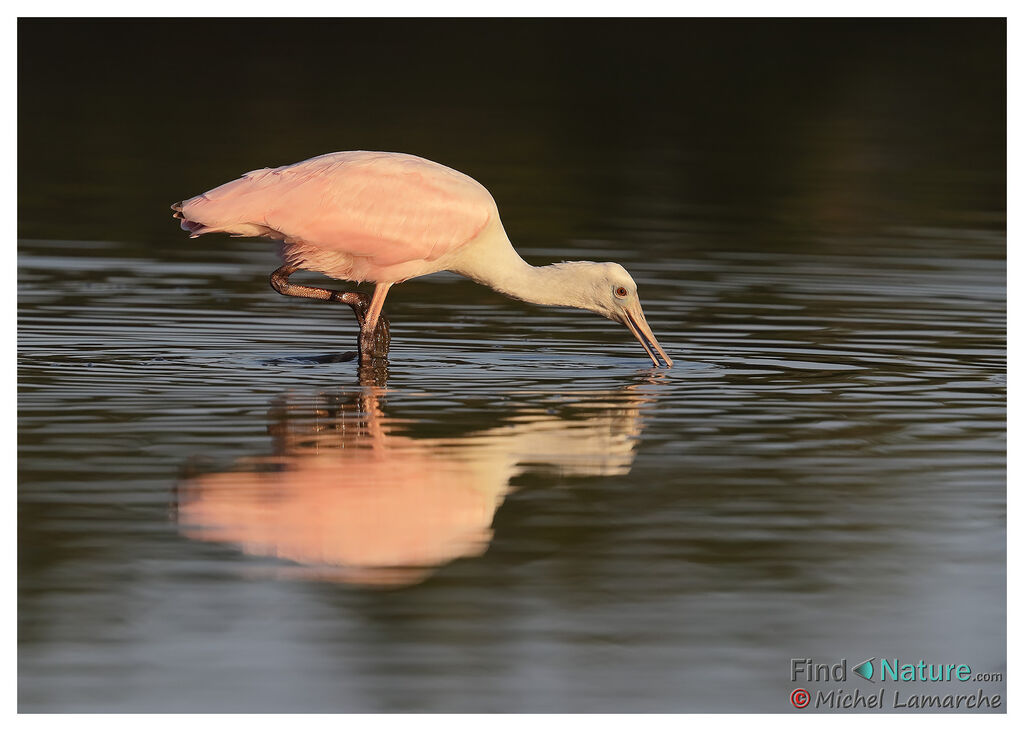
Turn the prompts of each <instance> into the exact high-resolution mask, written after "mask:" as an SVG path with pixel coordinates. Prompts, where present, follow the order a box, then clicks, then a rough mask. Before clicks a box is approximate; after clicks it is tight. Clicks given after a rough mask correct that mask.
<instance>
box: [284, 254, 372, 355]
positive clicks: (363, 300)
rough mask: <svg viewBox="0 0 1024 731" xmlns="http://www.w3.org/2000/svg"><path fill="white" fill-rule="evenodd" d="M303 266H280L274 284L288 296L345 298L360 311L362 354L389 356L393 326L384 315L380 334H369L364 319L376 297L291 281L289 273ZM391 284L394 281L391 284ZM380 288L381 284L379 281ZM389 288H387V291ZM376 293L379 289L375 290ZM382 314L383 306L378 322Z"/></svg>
mask: <svg viewBox="0 0 1024 731" xmlns="http://www.w3.org/2000/svg"><path fill="white" fill-rule="evenodd" d="M298 269H299V267H297V266H293V265H291V264H285V265H284V266H282V267H279V268H278V269H276V270H275V271H274V273H273V274H271V275H270V286H271V287H273V288H274V289H275V290H277V292H279V293H280V294H283V295H286V296H288V297H308V298H309V299H315V300H323V301H325V302H344V303H345V304H346V305H348V306H349V307H351V308H352V311H353V312H354V313H355V315H356V321H357V322H358V323H359V330H360V339H359V353H360V356H363V355H370V356H375V357H385V356H387V354H388V345H390V342H391V337H390V329H391V328H390V326H389V324H388V321H387V319H386V318H382V319H380V326H379V327H376V328H375V329H376V330H377V333H376V337H373V334H372V333H371V336H370V337H369V338H367V337H366V334H365V332H364V330H365V328H364V323H366V321H367V318H368V315H369V313H370V311H371V310H372V305H373V300H371V298H370V296H369V295H367V294H365V293H363V292H339V291H337V290H335V289H326V288H324V287H310V286H307V285H304V284H292V283H291V282H289V281H288V277H290V276H291V275H292V274H294V273H295V272H296V271H298ZM388 286H389V287H390V286H391V285H388ZM377 287H378V288H379V287H380V285H377ZM386 292H387V290H385V294H386ZM374 297H376V291H375V292H374ZM383 304H384V298H383V297H382V298H381V305H383ZM379 315H380V308H379V307H378V308H377V315H375V316H374V320H375V322H376V320H377V317H378V316H379Z"/></svg>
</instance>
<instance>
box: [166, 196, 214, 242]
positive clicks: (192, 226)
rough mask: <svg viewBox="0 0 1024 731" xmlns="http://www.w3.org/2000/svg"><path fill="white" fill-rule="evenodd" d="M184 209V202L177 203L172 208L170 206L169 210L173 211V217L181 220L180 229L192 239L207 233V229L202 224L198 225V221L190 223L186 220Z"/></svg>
mask: <svg viewBox="0 0 1024 731" xmlns="http://www.w3.org/2000/svg"><path fill="white" fill-rule="evenodd" d="M184 208H185V201H178V202H177V203H175V204H174V205H173V206H171V210H172V211H174V217H175V218H179V219H181V228H182V229H183V230H185V231H188V232H189V233H190V234H192V238H195V237H196V236H202V235H203V234H205V233H209V229H208V228H207V227H206V226H204V225H203V224H201V223H199V221H190V220H189V219H188V218H186V217H185V212H184Z"/></svg>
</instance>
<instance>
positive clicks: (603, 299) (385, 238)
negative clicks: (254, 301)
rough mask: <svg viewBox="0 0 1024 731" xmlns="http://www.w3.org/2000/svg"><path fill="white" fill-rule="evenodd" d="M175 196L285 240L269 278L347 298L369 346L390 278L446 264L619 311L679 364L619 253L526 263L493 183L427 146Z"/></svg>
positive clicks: (187, 207)
mask: <svg viewBox="0 0 1024 731" xmlns="http://www.w3.org/2000/svg"><path fill="white" fill-rule="evenodd" d="M171 208H172V209H173V210H174V211H175V214H174V216H175V218H180V219H181V227H182V228H183V229H185V230H186V231H189V232H191V234H192V236H193V237H196V236H201V235H202V234H207V233H213V232H225V233H229V234H233V235H235V236H266V237H269V238H272V239H278V240H280V241H282V242H283V244H282V247H281V256H282V259H283V260H284V262H285V263H284V266H282V267H281V268H279V269H278V270H276V271H275V272H274V273H273V274H272V275H271V277H270V283H271V286H273V287H274V289H276V290H277V291H278V292H280V293H281V294H284V295H289V296H293V297H310V298H313V299H320V300H332V301H336V302H344V303H346V304H348V305H350V306H351V307H352V309H353V310H354V311H355V313H356V317H357V319H358V320H359V322H360V354H361V355H362V356H373V355H375V354H380V353H379V350H378V349H377V348H376V346H375V333H376V332H377V329H378V327H377V326H378V322H379V320H380V315H381V309H382V307H383V305H384V298H385V297H387V294H388V290H389V289H391V287H392V285H394V284H397V283H399V282H404V281H406V280H407V279H412V278H413V277H421V276H423V275H425V274H433V273H434V272H440V271H451V272H455V273H457V274H461V275H463V276H465V277H469V278H470V279H472V280H474V281H476V282H479V283H481V284H485V285H487V286H488V287H490V288H491V289H493V290H495V291H497V292H501V293H502V294H504V295H507V296H509V297H512V298H514V299H518V300H523V301H525V302H533V303H535V304H540V305H560V306H566V307H577V308H580V309H584V310H590V311H591V312H596V313H597V314H599V315H602V316H603V317H607V318H608V319H611V320H615V321H617V322H621V323H622V324H624V325H626V327H628V328H629V329H630V331H631V332H632V333H633V335H634V336H635V337H636V339H637V340H639V341H640V344H641V345H642V346H643V347H644V350H646V351H647V354H648V355H649V356H650V357H651V360H652V361H654V365H655V366H660V365H661V363H659V361H658V357H657V356H658V355H660V356H661V357H662V359H664V361H665V364H666V365H667V366H669V367H671V366H672V359H671V358H669V357H668V355H667V354H666V353H665V351H664V350H663V349H662V347H661V345H660V344H659V343H658V341H657V339H656V338H655V337H654V333H652V332H651V328H650V326H649V325H648V324H647V320H646V318H645V317H644V312H643V309H642V308H641V307H640V300H639V299H638V297H637V287H636V283H635V282H634V281H633V279H632V277H630V276H629V273H628V272H627V271H626V270H625V269H623V268H622V267H621V266H620V265H618V264H615V263H612V262H606V263H595V262H590V261H570V262H562V263H560V264H551V265H548V266H538V267H534V266H531V265H529V264H527V263H526V262H525V261H523V259H522V257H520V256H519V254H518V253H516V250H515V249H514V248H513V246H512V243H511V242H510V241H509V238H508V236H507V235H506V233H505V229H504V227H503V226H502V225H501V219H500V218H499V217H498V208H497V206H496V205H495V203H494V199H493V198H492V197H491V194H490V193H488V192H487V189H486V188H484V187H483V186H482V185H481V184H480V183H478V182H477V181H475V180H473V178H471V177H469V176H468V175H465V174H463V173H460V172H458V171H456V170H452V169H451V168H448V167H445V166H444V165H440V164H438V163H436V162H431V161H430V160H425V159H423V158H421V157H415V156H414V155H406V154H402V153H397V152H364V151H353V152H334V153H330V154H327V155H320V156H318V157H313V158H310V159H309V160H304V161H303V162H298V163H295V164H294V165H285V166H283V167H279V168H263V169H261V170H253V171H252V172H249V173H246V174H245V175H243V176H242V177H241V178H239V179H238V180H233V181H231V182H230V183H225V184H224V185H221V186H220V187H218V188H214V189H213V190H210V191H207V192H206V193H203V194H202V195H198V196H196V197H194V198H189V199H188V200H185V201H181V202H180V203H175V204H174V205H173V206H171ZM299 269H305V270H309V271H315V272H322V273H323V274H326V275H327V276H329V277H332V278H334V279H341V280H345V281H351V282H374V283H375V285H376V287H375V288H374V291H373V297H372V298H368V297H367V296H366V295H364V294H362V293H360V292H338V291H335V290H330V289H324V288H321V287H308V286H303V285H297V284H292V283H290V282H289V281H288V277H289V276H290V275H291V274H293V273H294V272H295V271H297V270H299ZM385 347H386V346H385ZM656 353H657V354H656Z"/></svg>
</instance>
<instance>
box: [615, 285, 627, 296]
mask: <svg viewBox="0 0 1024 731" xmlns="http://www.w3.org/2000/svg"><path fill="white" fill-rule="evenodd" d="M627 294H629V290H627V289H626V288H625V287H616V288H615V296H616V297H625V296H626V295H627Z"/></svg>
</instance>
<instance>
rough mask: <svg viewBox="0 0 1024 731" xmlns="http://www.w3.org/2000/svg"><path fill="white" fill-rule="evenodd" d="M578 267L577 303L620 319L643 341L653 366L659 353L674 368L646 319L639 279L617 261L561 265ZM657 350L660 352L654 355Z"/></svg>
mask: <svg viewBox="0 0 1024 731" xmlns="http://www.w3.org/2000/svg"><path fill="white" fill-rule="evenodd" d="M567 265H571V266H576V267H579V269H580V270H581V271H580V274H581V275H582V276H580V277H579V279H580V280H582V284H583V286H582V288H581V290H582V291H581V292H580V294H579V302H577V303H575V304H576V306H577V307H581V308H583V309H585V310H590V311H591V312H596V313H597V314H599V315H602V316H603V317H607V318H608V319H609V320H615V321H616V322H621V323H622V324H623V325H625V326H626V327H628V328H629V331H630V332H631V333H633V337H635V338H636V339H637V340H639V341H640V344H641V345H642V346H643V347H644V350H646V351H647V355H649V356H650V357H651V360H652V361H654V365H656V366H660V365H661V363H660V362H659V361H658V357H657V356H658V355H660V356H661V358H662V360H664V361H665V365H667V366H668V367H669V368H671V367H672V359H671V358H669V357H668V354H667V353H665V351H664V350H663V349H662V347H661V345H660V344H659V343H658V339H657V338H656V337H654V333H653V332H651V327H650V325H648V324H647V318H645V317H644V311H643V308H642V307H641V306H640V298H639V297H638V296H637V291H636V282H634V281H633V277H631V276H629V272H627V271H626V270H625V269H624V268H623V267H622V266H621V265H619V264H616V263H614V262H602V263H595V262H572V263H571V264H562V265H560V266H567ZM655 353H657V355H655Z"/></svg>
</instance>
